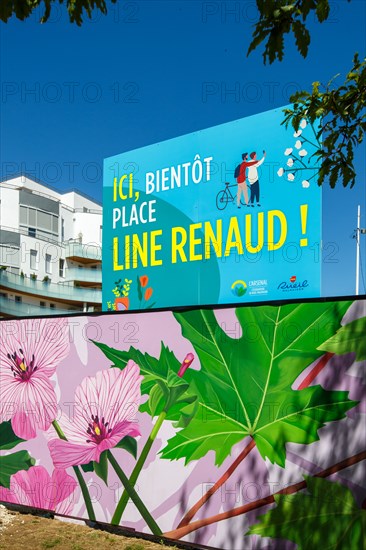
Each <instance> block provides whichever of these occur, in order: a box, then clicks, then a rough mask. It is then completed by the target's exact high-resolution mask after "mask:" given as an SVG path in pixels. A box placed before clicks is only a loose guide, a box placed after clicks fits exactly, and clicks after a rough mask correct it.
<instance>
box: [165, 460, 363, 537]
mask: <svg viewBox="0 0 366 550" xmlns="http://www.w3.org/2000/svg"><path fill="white" fill-rule="evenodd" d="M365 459H366V451H362V452H360V453H358V454H356V455H354V456H351V457H349V458H346V459H345V460H342V461H341V462H338V463H337V464H334V465H333V466H331V467H330V468H326V469H325V470H322V471H321V472H319V473H317V474H315V476H314V477H323V478H324V477H328V476H330V475H332V474H335V473H336V472H340V471H341V470H344V469H345V468H349V467H350V466H353V465H354V464H357V463H358V462H361V461H362V460H365ZM306 486H307V484H306V481H305V480H304V481H300V482H298V483H294V484H293V485H289V486H288V487H286V488H285V489H281V491H278V492H277V493H274V494H273V495H269V496H268V497H265V498H261V499H259V500H256V501H254V502H250V503H249V504H244V505H243V506H238V507H237V508H233V509H232V510H228V511H227V512H222V513H221V514H216V515H215V516H211V517H209V518H205V519H201V520H198V521H194V522H193V523H190V524H189V525H185V526H184V527H180V528H179V529H175V530H174V531H168V532H167V533H164V537H166V538H170V539H176V540H177V539H181V538H182V537H185V536H186V535H188V534H189V533H192V532H193V531H197V529H201V528H202V527H206V526H207V525H211V524H212V523H217V522H219V521H224V520H226V519H229V518H233V517H236V516H240V515H242V514H246V513H247V512H251V511H252V510H256V509H257V508H261V507H262V506H266V505H268V504H273V503H274V502H275V499H274V497H275V496H276V495H291V494H293V493H297V492H298V491H301V490H302V489H305V488H306Z"/></svg>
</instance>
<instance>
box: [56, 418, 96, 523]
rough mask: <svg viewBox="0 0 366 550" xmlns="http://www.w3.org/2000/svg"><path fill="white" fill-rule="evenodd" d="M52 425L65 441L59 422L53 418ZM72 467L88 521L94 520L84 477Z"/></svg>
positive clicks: (77, 467) (76, 468) (76, 467)
mask: <svg viewBox="0 0 366 550" xmlns="http://www.w3.org/2000/svg"><path fill="white" fill-rule="evenodd" d="M52 426H53V427H54V428H55V430H56V433H57V435H58V436H59V438H60V439H64V440H65V441H67V439H66V437H65V434H64V433H63V431H62V430H61V427H60V425H59V423H58V422H57V420H54V421H53V422H52ZM72 468H73V470H74V472H75V475H76V478H77V480H78V482H79V485H80V489H81V493H82V495H83V498H84V502H85V506H86V510H87V512H88V516H89V519H90V521H96V518H95V513H94V508H93V504H92V501H91V498H90V494H89V491H88V487H87V485H86V483H85V479H84V478H83V475H82V473H81V471H80V469H79V466H73V467H72Z"/></svg>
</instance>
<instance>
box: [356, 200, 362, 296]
mask: <svg viewBox="0 0 366 550" xmlns="http://www.w3.org/2000/svg"><path fill="white" fill-rule="evenodd" d="M360 229H361V206H360V205H358V208H357V229H356V296H358V294H359V286H360Z"/></svg>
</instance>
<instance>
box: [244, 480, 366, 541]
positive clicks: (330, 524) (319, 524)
mask: <svg viewBox="0 0 366 550" xmlns="http://www.w3.org/2000/svg"><path fill="white" fill-rule="evenodd" d="M305 480H306V482H307V488H308V492H307V493H298V494H295V495H276V496H275V501H276V505H277V506H276V507H275V508H273V509H272V510H270V511H269V512H267V513H266V514H264V515H263V516H260V523H258V524H257V525H254V526H252V527H251V528H250V529H249V531H248V532H247V533H246V535H260V536H262V537H271V538H274V539H286V540H290V541H292V542H294V543H296V544H297V545H298V546H297V548H298V550H314V548H324V549H325V548H332V549H334V550H351V549H353V548H354V549H356V548H363V547H364V546H363V545H364V541H365V540H366V510H362V509H360V508H359V507H358V506H357V504H356V502H355V500H354V497H353V495H352V492H351V491H350V490H349V489H348V488H347V487H345V486H344V485H341V484H339V483H335V482H330V481H326V480H325V479H321V478H316V477H308V476H305Z"/></svg>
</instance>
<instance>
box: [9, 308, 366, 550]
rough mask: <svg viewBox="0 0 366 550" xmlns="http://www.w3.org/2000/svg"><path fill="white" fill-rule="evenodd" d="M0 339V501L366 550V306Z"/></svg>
mask: <svg viewBox="0 0 366 550" xmlns="http://www.w3.org/2000/svg"><path fill="white" fill-rule="evenodd" d="M0 331H1V346H0V397H1V399H0V422H1V423H0V449H1V456H0V501H3V502H6V503H13V504H14V503H15V504H21V505H27V506H31V507H36V508H40V509H46V510H51V511H55V512H56V513H58V514H64V515H71V516H74V517H75V516H76V517H79V518H82V519H89V520H92V521H100V522H107V523H110V524H113V525H121V526H124V527H128V528H132V529H135V530H136V531H137V532H140V533H148V534H153V535H157V536H164V537H167V538H170V539H176V540H182V541H187V542H190V543H192V544H193V545H195V546H199V545H208V546H212V547H215V548H222V549H226V550H234V549H237V550H241V549H243V550H244V549H252V548H256V549H264V548H270V549H281V550H283V549H289V550H290V549H294V548H300V549H308V548H309V549H310V548H312V549H313V548H324V549H326V548H338V549H340V548H342V549H347V550H350V549H356V548H357V549H358V548H361V547H362V544H363V543H362V540H364V537H365V533H366V511H365V507H366V476H365V459H366V433H365V412H366V399H365V361H366V338H365V334H366V302H365V301H362V300H358V301H354V302H352V301H345V300H337V301H308V302H306V303H304V302H302V303H301V302H295V303H286V304H283V305H259V306H255V307H253V306H243V307H240V308H237V309H233V308H226V309H219V310H216V311H214V310H212V309H194V310H189V311H179V312H170V311H168V312H155V311H150V312H144V313H135V314H133V313H124V314H122V315H116V314H113V313H110V314H109V313H105V314H102V315H100V316H89V317H88V316H86V315H82V316H79V317H64V318H57V319H55V318H52V319H51V318H39V319H26V320H4V321H1V323H0Z"/></svg>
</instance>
